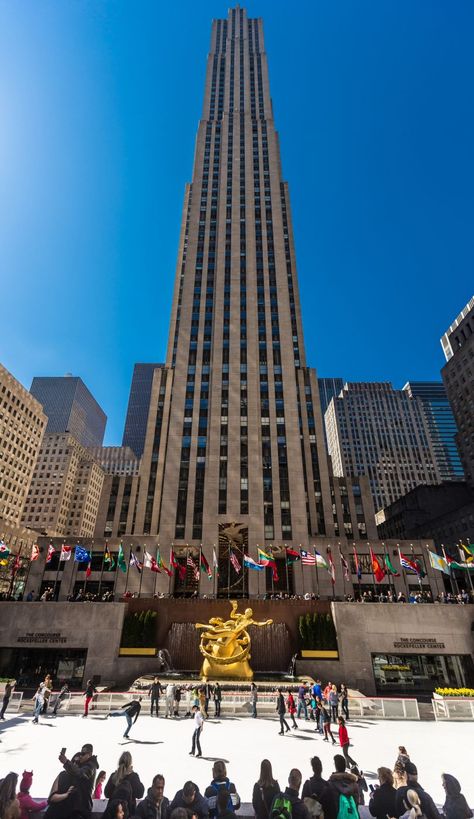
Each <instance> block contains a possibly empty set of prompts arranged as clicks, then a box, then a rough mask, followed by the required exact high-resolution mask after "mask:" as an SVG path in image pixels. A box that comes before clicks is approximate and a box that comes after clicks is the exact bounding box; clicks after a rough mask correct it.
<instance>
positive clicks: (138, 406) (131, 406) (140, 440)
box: [122, 364, 163, 458]
mask: <svg viewBox="0 0 474 819" xmlns="http://www.w3.org/2000/svg"><path fill="white" fill-rule="evenodd" d="M162 366H163V365H162V364H135V366H134V368H133V378H132V384H131V387H130V396H129V399H128V408H127V417H126V419H125V428H124V431H123V438H122V446H129V447H130V448H131V449H133V451H134V453H135V455H136V456H137V457H138V458H141V456H142V455H143V449H144V446H145V436H146V425H147V420H148V410H149V407H150V397H151V387H152V383H153V373H154V371H155V369H156V368H157V367H158V368H159V367H162Z"/></svg>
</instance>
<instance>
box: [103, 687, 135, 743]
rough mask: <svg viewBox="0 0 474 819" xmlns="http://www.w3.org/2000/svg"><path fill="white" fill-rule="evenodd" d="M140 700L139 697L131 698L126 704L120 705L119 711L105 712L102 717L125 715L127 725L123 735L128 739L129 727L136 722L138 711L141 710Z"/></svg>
mask: <svg viewBox="0 0 474 819" xmlns="http://www.w3.org/2000/svg"><path fill="white" fill-rule="evenodd" d="M141 701H142V698H141V697H138V698H136V699H134V700H131V701H130V702H127V704H126V705H122V708H121V709H120V710H119V711H110V713H109V714H106V715H105V717H103V719H107V718H108V717H125V719H126V720H127V727H126V729H125V733H124V737H125V738H126V739H128V734H129V732H130V728H131V727H132V725H134V724H135V723H136V721H137V719H138V717H139V715H140V711H141V710H142V706H141V704H140V703H141ZM134 717H135V719H134Z"/></svg>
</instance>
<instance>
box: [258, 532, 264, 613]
mask: <svg viewBox="0 0 474 819" xmlns="http://www.w3.org/2000/svg"><path fill="white" fill-rule="evenodd" d="M257 561H258V562H259V563H260V558H259V556H258V543H257ZM261 574H262V572H261V571H259V572H257V599H258V600H259V599H260V575H261ZM263 575H264V576H265V569H264V570H263Z"/></svg>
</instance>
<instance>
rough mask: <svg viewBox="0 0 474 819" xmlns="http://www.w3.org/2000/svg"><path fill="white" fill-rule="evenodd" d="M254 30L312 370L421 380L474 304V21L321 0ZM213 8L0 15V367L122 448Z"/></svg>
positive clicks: (49, 5) (266, 2)
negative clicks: (67, 378) (62, 401)
mask: <svg viewBox="0 0 474 819" xmlns="http://www.w3.org/2000/svg"><path fill="white" fill-rule="evenodd" d="M246 8H247V9H248V11H249V13H250V14H251V15H252V16H261V17H263V18H264V25H265V36H266V48H267V52H268V55H269V64H270V78H271V89H272V96H273V103H274V112H275V120H276V126H277V128H278V130H279V132H280V138H281V149H282V160H283V171H284V175H285V178H286V179H287V180H288V181H289V183H290V191H291V202H292V208H293V220H294V228H295V239H296V251H297V261H298V272H299V280H300V291H301V298H302V303H303V318H304V326H305V340H306V351H307V359H308V363H309V364H311V365H312V366H315V367H316V368H317V370H318V373H319V374H320V375H321V376H330V375H335V376H337V375H341V376H343V377H345V378H346V379H348V380H392V381H393V382H394V384H395V385H396V386H401V385H402V384H403V383H404V382H405V380H407V379H409V378H411V379H433V378H437V377H438V376H439V370H440V367H441V366H442V364H443V357H442V351H441V347H440V344H439V338H440V336H441V334H442V333H443V332H444V331H445V329H446V328H447V326H448V325H449V324H450V322H451V321H452V320H453V319H454V317H455V316H456V315H457V313H458V312H459V311H460V310H461V308H462V307H463V306H464V305H465V303H466V302H467V301H468V299H469V298H470V297H471V296H472V294H473V291H474V275H473V270H474V243H473V241H472V226H473V223H474V196H473V191H474V159H473V150H472V146H473V144H474V113H473V112H474V106H473V92H472V77H473V76H474V49H473V48H472V32H473V30H474V4H473V3H471V2H468V1H467V0H466V2H461V1H460V0H454V2H452V3H446V2H445V0H416V1H415V2H413V0H384V1H383V2H382V3H381V2H379V0H357V2H355V0H315V1H314V2H300V3H298V4H291V5H290V3H289V2H281V1H279V0H271V2H270V0H261V2H254V0H252V2H249V3H248V4H247V5H246ZM226 13H227V3H220V2H219V3H218V2H206V0H204V1H203V2H201V3H195V2H192V1H191V0H185V2H175V3H173V4H164V3H159V2H157V0H140V2H139V3H135V2H130V0H120V1H119V0H64V2H58V0H18V1H17V2H12V0H0V114H1V121H2V126H1V129H0V293H1V302H0V303H1V307H2V310H1V315H2V334H1V342H0V360H1V361H2V363H4V364H5V366H6V367H8V369H10V370H11V371H12V372H13V373H14V375H15V376H16V377H17V378H19V379H20V380H21V381H22V382H23V383H24V384H25V385H26V386H29V385H30V382H31V378H32V377H33V376H34V375H61V374H64V373H66V372H72V373H74V374H75V375H80V376H82V378H83V379H84V381H85V382H86V384H87V385H88V386H89V388H90V389H91V390H92V392H93V393H94V395H95V396H96V397H97V399H98V400H99V402H100V403H101V405H102V406H103V407H104V410H105V411H106V413H107V415H108V417H109V422H108V430H107V435H106V438H107V442H108V443H120V441H121V435H122V428H123V422H124V417H125V411H126V405H127V400H128V389H129V384H130V379H131V374H132V369H133V364H134V362H135V361H160V360H163V359H164V356H165V351H166V342H167V333H168V321H169V313H170V306H171V298H172V288H173V278H174V272H175V263H176V252H177V244H178V233H179V227H180V220H181V208H182V200H183V190H184V184H185V182H186V181H188V180H190V178H191V171H192V160H193V150H194V139H195V134H196V128H197V122H198V119H199V117H200V114H201V104H202V96H203V84H204V72H205V64H206V54H207V50H208V46H209V35H210V21H211V19H212V18H213V17H224V16H226Z"/></svg>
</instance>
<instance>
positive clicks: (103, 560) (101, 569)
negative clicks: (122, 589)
mask: <svg viewBox="0 0 474 819" xmlns="http://www.w3.org/2000/svg"><path fill="white" fill-rule="evenodd" d="M106 551H108V546H107V540H106V541H105V544H104V554H103V555H102V566H101V568H100V578H99V591H98V592H97V596H98V597H100V593H101V591H102V578H103V576H104V562H105V553H106Z"/></svg>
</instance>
